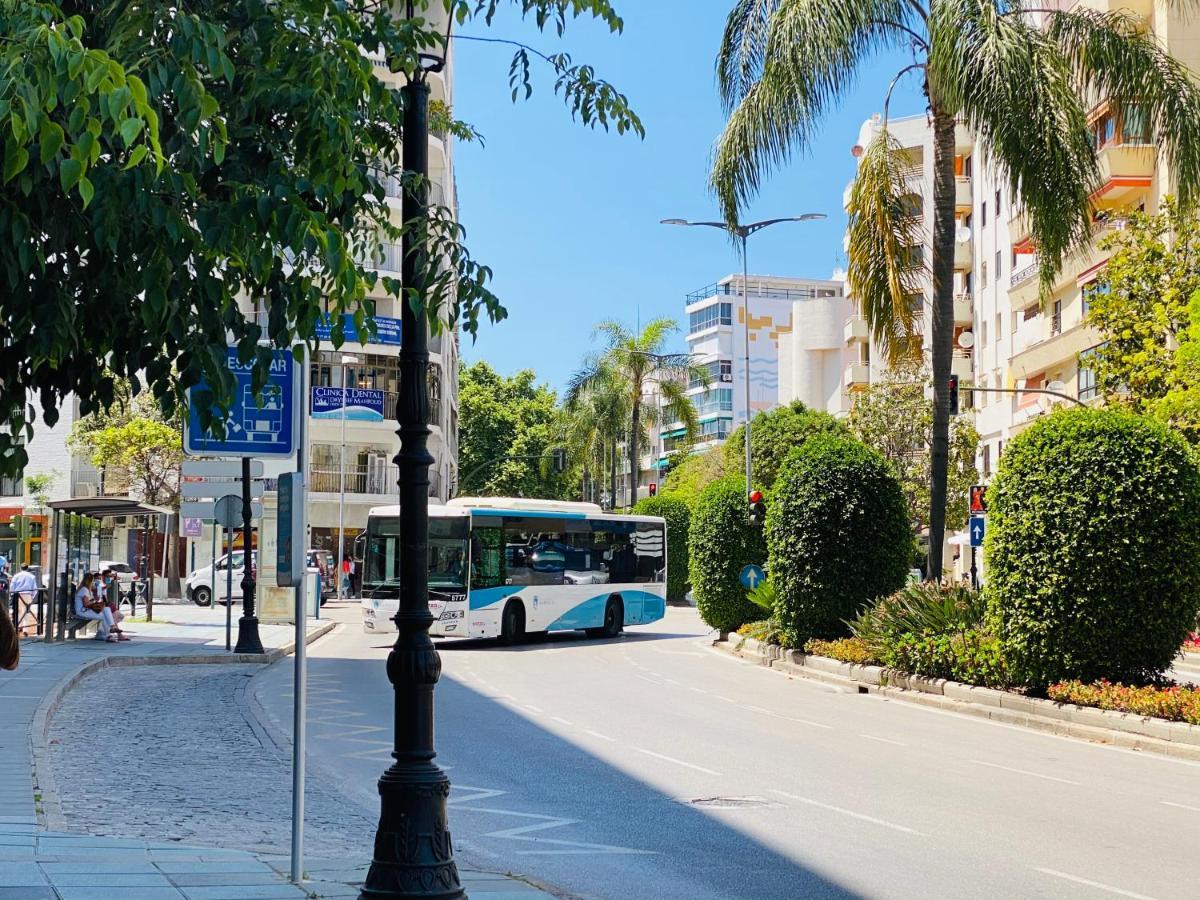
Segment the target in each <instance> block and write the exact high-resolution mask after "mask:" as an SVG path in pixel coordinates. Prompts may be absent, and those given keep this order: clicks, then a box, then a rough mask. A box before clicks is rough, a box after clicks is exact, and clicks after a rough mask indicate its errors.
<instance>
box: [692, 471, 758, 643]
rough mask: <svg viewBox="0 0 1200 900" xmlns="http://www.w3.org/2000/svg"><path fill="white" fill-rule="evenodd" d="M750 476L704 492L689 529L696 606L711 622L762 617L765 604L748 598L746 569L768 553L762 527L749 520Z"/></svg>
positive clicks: (721, 624) (725, 626)
mask: <svg viewBox="0 0 1200 900" xmlns="http://www.w3.org/2000/svg"><path fill="white" fill-rule="evenodd" d="M748 513H749V509H748V506H747V502H746V480H745V479H744V478H740V477H738V476H736V475H730V476H727V477H725V478H722V479H721V480H719V481H714V482H713V483H712V484H710V485H709V486H708V487H706V488H705V489H704V490H703V491H702V492H701V493H700V499H699V500H697V501H696V508H695V509H693V510H692V526H691V529H690V530H689V532H688V558H689V563H690V566H689V571H690V573H691V580H692V594H693V596H694V597H695V598H696V607H697V609H699V611H700V618H702V619H703V620H704V621H705V622H706V623H707V624H708V625H709V626H710V627H712V628H716V629H717V630H718V631H737V629H738V628H740V627H741V626H743V625H745V624H746V623H747V622H754V621H757V620H758V619H762V618H764V613H763V610H762V608H761V607H759V606H756V605H755V604H754V603H752V602H751V601H750V600H748V599H746V589H745V588H744V587H742V583H741V581H740V580H739V578H740V576H741V573H742V569H743V568H744V567H745V566H746V565H748V564H750V563H756V564H758V565H762V563H763V561H764V560H765V559H766V558H767V551H766V547H765V545H764V544H763V539H762V534H761V533H760V531H759V529H758V528H757V527H756V526H754V525H751V524H750V521H749V515H748Z"/></svg>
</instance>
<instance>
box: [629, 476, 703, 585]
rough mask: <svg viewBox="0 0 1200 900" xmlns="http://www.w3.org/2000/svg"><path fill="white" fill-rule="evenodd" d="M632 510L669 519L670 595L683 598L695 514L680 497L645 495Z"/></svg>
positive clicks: (668, 574)
mask: <svg viewBox="0 0 1200 900" xmlns="http://www.w3.org/2000/svg"><path fill="white" fill-rule="evenodd" d="M633 511H634V513H635V514H636V515H639V516H661V517H662V518H664V519H666V521H667V599H668V600H682V599H683V598H684V595H685V594H687V585H688V528H689V526H690V525H691V521H692V514H691V511H690V510H689V509H688V505H687V502H686V501H685V500H683V499H682V498H680V497H672V496H670V495H663V496H658V497H645V498H643V499H641V500H639V501H638V502H637V505H636V506H634V508H633Z"/></svg>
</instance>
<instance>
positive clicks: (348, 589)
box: [340, 554, 354, 597]
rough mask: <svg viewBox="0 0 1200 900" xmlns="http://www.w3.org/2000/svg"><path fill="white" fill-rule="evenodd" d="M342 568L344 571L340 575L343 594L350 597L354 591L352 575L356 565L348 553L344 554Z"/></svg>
mask: <svg viewBox="0 0 1200 900" xmlns="http://www.w3.org/2000/svg"><path fill="white" fill-rule="evenodd" d="M341 569H342V571H341V576H340V577H341V579H342V596H344V597H349V596H350V594H351V593H353V591H352V585H351V577H352V576H353V574H354V567H353V565H352V564H351V562H350V556H349V555H348V554H342V566H341Z"/></svg>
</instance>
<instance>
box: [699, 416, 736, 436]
mask: <svg viewBox="0 0 1200 900" xmlns="http://www.w3.org/2000/svg"><path fill="white" fill-rule="evenodd" d="M732 430H733V419H709V420H708V421H707V422H701V423H700V436H701V438H702V439H703V440H706V441H711V440H718V441H723V440H725V438H727V437H729V432H731V431H732Z"/></svg>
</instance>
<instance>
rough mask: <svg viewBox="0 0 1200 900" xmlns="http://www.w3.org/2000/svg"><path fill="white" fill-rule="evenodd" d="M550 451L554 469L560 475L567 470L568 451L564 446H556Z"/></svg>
mask: <svg viewBox="0 0 1200 900" xmlns="http://www.w3.org/2000/svg"><path fill="white" fill-rule="evenodd" d="M550 453H551V457H552V465H553V467H554V471H555V472H557V473H558V474H560V475H561V474H562V473H563V472H565V471H567V451H566V450H563V449H562V448H556V449H554V450H552V451H550Z"/></svg>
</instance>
